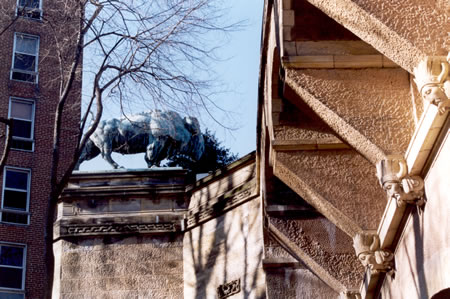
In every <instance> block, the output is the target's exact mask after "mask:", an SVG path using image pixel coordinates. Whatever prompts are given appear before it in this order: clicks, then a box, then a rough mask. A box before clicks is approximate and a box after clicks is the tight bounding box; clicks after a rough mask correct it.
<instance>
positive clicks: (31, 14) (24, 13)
mask: <svg viewBox="0 0 450 299" xmlns="http://www.w3.org/2000/svg"><path fill="white" fill-rule="evenodd" d="M17 14H18V15H19V16H21V17H25V18H30V19H40V18H41V12H40V11H39V10H37V9H31V10H30V9H23V8H22V9H19V10H18V11H17ZM0 298H1V297H0Z"/></svg>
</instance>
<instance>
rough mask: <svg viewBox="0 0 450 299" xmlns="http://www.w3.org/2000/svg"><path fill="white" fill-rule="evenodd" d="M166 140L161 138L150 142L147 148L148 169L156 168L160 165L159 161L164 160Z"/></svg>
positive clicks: (163, 137)
mask: <svg viewBox="0 0 450 299" xmlns="http://www.w3.org/2000/svg"><path fill="white" fill-rule="evenodd" d="M167 140H168V138H167V137H166V136H161V137H158V138H155V139H154V140H153V142H151V143H150V144H149V145H148V146H147V158H148V161H147V160H146V161H147V164H148V165H149V167H151V166H158V167H159V165H160V163H161V161H162V160H164V158H166V156H167V151H166V149H167Z"/></svg>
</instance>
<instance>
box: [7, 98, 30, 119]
mask: <svg viewBox="0 0 450 299" xmlns="http://www.w3.org/2000/svg"><path fill="white" fill-rule="evenodd" d="M10 115H11V117H13V118H17V119H23V120H31V118H32V117H33V103H32V102H25V101H16V100H13V101H11V113H10Z"/></svg>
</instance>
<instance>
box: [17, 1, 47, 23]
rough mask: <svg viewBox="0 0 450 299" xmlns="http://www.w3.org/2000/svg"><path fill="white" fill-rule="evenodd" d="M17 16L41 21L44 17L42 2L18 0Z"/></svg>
mask: <svg viewBox="0 0 450 299" xmlns="http://www.w3.org/2000/svg"><path fill="white" fill-rule="evenodd" d="M17 15H18V16H21V17H25V18H30V19H36V20H40V19H41V17H42V1H41V0H17Z"/></svg>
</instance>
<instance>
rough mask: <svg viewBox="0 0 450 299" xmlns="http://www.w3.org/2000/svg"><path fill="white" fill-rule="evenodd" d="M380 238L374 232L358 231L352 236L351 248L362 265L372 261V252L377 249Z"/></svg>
mask: <svg viewBox="0 0 450 299" xmlns="http://www.w3.org/2000/svg"><path fill="white" fill-rule="evenodd" d="M379 246H380V239H379V238H378V236H377V235H375V234H370V233H365V232H363V233H358V234H356V235H355V236H354V237H353V248H355V253H356V256H357V257H358V259H359V260H360V261H361V263H362V264H363V266H368V265H369V264H371V263H373V261H372V260H373V259H374V256H373V252H374V251H375V250H377V249H379Z"/></svg>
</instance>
